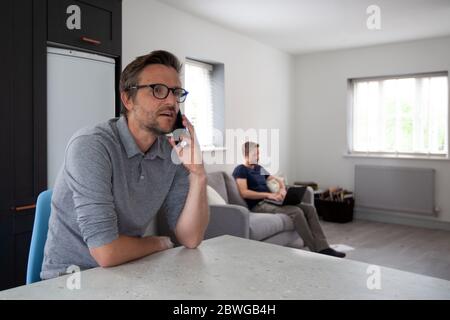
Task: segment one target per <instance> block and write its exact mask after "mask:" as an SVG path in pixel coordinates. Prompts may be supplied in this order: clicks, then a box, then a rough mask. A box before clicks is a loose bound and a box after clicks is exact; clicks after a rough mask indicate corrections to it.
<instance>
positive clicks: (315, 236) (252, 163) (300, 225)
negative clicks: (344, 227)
mask: <svg viewBox="0 0 450 320" xmlns="http://www.w3.org/2000/svg"><path fill="white" fill-rule="evenodd" d="M242 152H243V154H244V158H245V163H244V164H241V165H239V166H237V167H236V168H235V169H234V171H233V177H234V179H236V183H237V185H238V189H239V193H240V194H241V196H242V198H244V199H245V201H246V202H247V205H248V208H249V210H250V211H253V212H262V213H285V214H287V215H289V216H290V217H291V218H292V219H293V220H294V225H295V228H296V231H297V232H298V234H299V235H300V237H301V238H302V239H303V241H304V242H305V245H306V246H307V247H308V248H309V249H310V250H311V251H314V252H318V253H322V254H327V255H330V256H335V257H339V258H343V257H345V253H342V252H339V251H336V250H334V249H332V248H330V246H329V244H328V242H327V240H326V238H325V235H324V233H323V230H322V227H321V226H320V223H319V218H318V215H317V212H316V209H315V208H314V206H312V205H309V204H304V203H299V204H298V205H296V206H277V205H274V204H271V203H268V202H265V201H264V199H272V200H276V201H282V200H283V199H284V197H285V196H286V186H285V184H284V181H283V180H282V179H279V178H277V177H275V176H272V175H270V174H269V173H268V172H267V171H266V170H265V169H264V168H263V167H261V166H260V165H259V164H258V162H259V144H257V143H255V142H250V141H247V142H245V143H244V144H243V146H242ZM274 179H275V180H276V181H277V182H278V183H279V186H280V189H279V191H278V192H276V193H272V192H270V190H269V187H268V186H267V182H269V181H272V180H274Z"/></svg>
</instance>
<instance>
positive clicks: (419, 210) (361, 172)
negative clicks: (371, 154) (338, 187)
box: [355, 165, 436, 215]
mask: <svg viewBox="0 0 450 320" xmlns="http://www.w3.org/2000/svg"><path fill="white" fill-rule="evenodd" d="M434 176H435V170H434V169H428V168H408V167H388V166H368V165H356V166H355V205H356V207H357V208H368V209H376V210H381V211H390V212H405V213H414V214H421V215H435V214H436V211H435V203H434Z"/></svg>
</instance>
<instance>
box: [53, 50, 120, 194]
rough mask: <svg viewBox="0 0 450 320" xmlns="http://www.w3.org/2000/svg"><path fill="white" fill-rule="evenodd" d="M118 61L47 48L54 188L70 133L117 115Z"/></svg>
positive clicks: (78, 52)
mask: <svg viewBox="0 0 450 320" xmlns="http://www.w3.org/2000/svg"><path fill="white" fill-rule="evenodd" d="M114 84H115V61H114V59H112V58H108V57H104V56H101V55H97V54H91V53H85V52H80V51H75V50H69V49H59V48H51V47H48V48H47V175H48V176H47V178H48V188H52V187H53V185H54V182H55V178H56V175H57V174H58V172H59V170H60V168H61V165H62V163H63V159H64V151H65V148H66V145H67V142H68V141H69V139H70V137H71V136H72V135H73V134H74V133H75V132H76V131H77V130H78V129H81V128H83V127H86V126H93V125H95V124H97V123H99V122H103V121H107V120H108V119H110V118H113V117H114V115H115V85H114Z"/></svg>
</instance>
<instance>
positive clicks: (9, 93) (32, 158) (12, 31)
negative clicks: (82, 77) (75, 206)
mask: <svg viewBox="0 0 450 320" xmlns="http://www.w3.org/2000/svg"><path fill="white" fill-rule="evenodd" d="M70 5H77V6H79V7H80V9H81V19H82V20H81V29H80V30H78V29H75V30H71V29H67V28H66V29H67V30H65V29H64V26H65V24H66V20H67V19H68V17H70V15H71V14H70V13H67V12H66V11H67V10H66V9H67V6H70ZM61 10H63V11H61ZM62 23H64V24H62ZM121 28H122V27H121V1H120V0H111V1H108V0H104V1H102V0H89V1H87V0H86V1H75V0H74V1H66V0H4V1H2V10H0V37H1V39H2V49H1V50H0V66H1V71H2V76H1V77H0V119H1V121H2V125H1V126H0V148H1V156H0V170H1V172H2V177H1V179H0V290H4V289H7V288H11V287H15V286H19V285H23V284H25V279H26V268H27V261H28V252H29V246H30V240H31V234H32V229H33V222H34V210H35V203H36V199H37V196H38V195H39V193H40V192H42V191H44V190H46V189H47V113H46V110H47V108H46V104H47V100H46V92H47V78H46V68H47V65H46V61H47V60H46V59H47V49H46V48H47V45H50V46H61V47H63V46H70V47H71V48H76V49H79V50H86V51H96V52H97V53H100V54H105V55H108V56H110V57H113V58H114V59H115V60H116V83H118V81H117V79H118V78H119V75H120V56H121ZM80 37H86V38H88V39H91V40H94V41H97V40H98V41H100V43H92V42H86V41H83V40H80ZM80 41H81V42H80ZM119 101H120V100H117V105H116V110H117V111H118V110H119V108H120V104H119Z"/></svg>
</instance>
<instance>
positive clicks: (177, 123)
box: [173, 110, 186, 131]
mask: <svg viewBox="0 0 450 320" xmlns="http://www.w3.org/2000/svg"><path fill="white" fill-rule="evenodd" d="M177 129H186V127H185V126H183V117H182V115H181V110H178V113H177V120H176V121H175V126H174V128H173V130H174V131H175V130H177Z"/></svg>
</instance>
